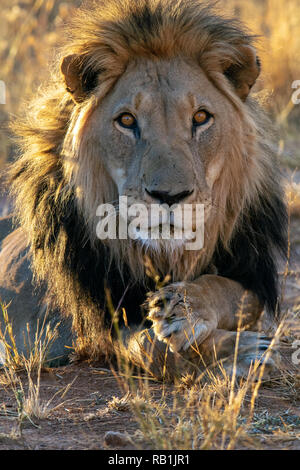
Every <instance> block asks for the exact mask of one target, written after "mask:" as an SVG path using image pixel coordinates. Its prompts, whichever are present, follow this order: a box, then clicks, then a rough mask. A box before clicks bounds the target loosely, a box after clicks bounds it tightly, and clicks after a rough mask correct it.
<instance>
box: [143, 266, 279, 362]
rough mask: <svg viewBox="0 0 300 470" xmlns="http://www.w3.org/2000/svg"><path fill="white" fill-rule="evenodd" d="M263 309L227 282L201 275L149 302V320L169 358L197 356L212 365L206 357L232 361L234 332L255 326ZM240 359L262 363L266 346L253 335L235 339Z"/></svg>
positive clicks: (177, 285) (175, 286) (171, 286)
mask: <svg viewBox="0 0 300 470" xmlns="http://www.w3.org/2000/svg"><path fill="white" fill-rule="evenodd" d="M261 313H262V305H261V304H260V302H259V301H258V299H257V297H256V296H255V295H254V294H253V293H251V292H246V291H245V290H244V289H243V287H242V286H241V285H240V284H239V283H237V282H235V281H232V280H230V279H227V278H223V277H220V276H214V275H206V276H202V277H200V278H199V279H197V280H196V281H194V282H184V283H183V282H181V283H176V284H171V285H169V286H167V287H165V288H163V289H161V290H160V291H158V292H155V293H154V294H153V295H152V296H151V297H150V299H149V318H150V319H151V320H152V321H153V329H154V332H155V335H156V336H157V337H158V339H159V340H161V341H165V342H168V343H169V345H170V348H171V350H172V351H173V352H175V351H176V352H177V353H180V354H182V355H183V356H185V357H190V356H193V355H194V354H198V352H199V350H200V353H201V349H202V353H201V354H203V356H205V358H206V360H212V354H210V352H212V353H213V352H214V351H215V352H216V353H217V355H218V356H219V358H220V357H230V356H233V354H234V351H235V344H236V338H237V333H236V331H237V329H239V328H243V329H248V330H249V329H251V328H254V327H255V325H256V324H257V321H258V319H259V318H260V316H261ZM239 339H240V347H239V354H240V357H242V356H241V355H242V353H243V350H245V356H244V359H243V361H242V362H243V364H242V363H241V367H240V369H243V368H244V365H245V363H248V362H249V359H250V357H251V359H252V360H254V359H255V358H258V359H259V358H261V356H262V354H261V352H262V350H265V349H266V348H267V347H268V345H269V344H270V340H269V339H266V338H265V337H263V336H261V335H259V334H258V333H254V332H250V331H245V332H241V333H240V334H239Z"/></svg>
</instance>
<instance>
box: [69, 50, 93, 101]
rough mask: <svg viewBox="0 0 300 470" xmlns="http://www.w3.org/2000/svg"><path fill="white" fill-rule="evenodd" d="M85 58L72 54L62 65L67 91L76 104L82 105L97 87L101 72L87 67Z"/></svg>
mask: <svg viewBox="0 0 300 470" xmlns="http://www.w3.org/2000/svg"><path fill="white" fill-rule="evenodd" d="M86 62H87V61H86V60H85V58H84V57H83V56H81V55H77V54H72V55H68V56H66V57H64V58H63V59H62V61H61V64H60V70H61V73H62V74H63V77H64V81H65V84H66V89H67V91H68V92H69V93H70V94H71V95H72V98H73V100H74V101H75V102H77V103H81V102H82V101H84V100H85V98H86V97H87V96H88V94H89V93H90V92H91V91H92V90H93V89H94V88H95V87H96V86H97V81H98V75H99V72H97V71H94V70H92V69H91V68H90V67H88V66H87V65H86Z"/></svg>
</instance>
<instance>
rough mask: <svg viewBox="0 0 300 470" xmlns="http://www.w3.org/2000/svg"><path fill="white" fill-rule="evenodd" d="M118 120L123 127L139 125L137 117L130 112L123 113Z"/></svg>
mask: <svg viewBox="0 0 300 470" xmlns="http://www.w3.org/2000/svg"><path fill="white" fill-rule="evenodd" d="M117 122H118V123H119V124H120V126H122V127H126V128H127V129H134V128H135V127H136V126H137V122H136V119H135V117H134V116H133V115H132V114H130V113H123V114H121V115H120V116H119V117H118V118H117Z"/></svg>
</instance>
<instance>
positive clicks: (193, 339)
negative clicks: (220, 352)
mask: <svg viewBox="0 0 300 470" xmlns="http://www.w3.org/2000/svg"><path fill="white" fill-rule="evenodd" d="M192 290H193V287H192V286H191V284H188V283H184V282H180V283H176V284H171V285H170V286H167V287H164V288H162V289H160V290H159V291H157V292H154V293H153V294H151V295H150V296H149V298H148V302H147V308H148V312H149V313H148V318H149V319H150V320H151V321H152V322H153V330H154V333H155V335H156V336H157V338H158V339H159V340H160V341H164V342H167V343H168V344H169V347H170V349H171V351H173V352H180V351H187V350H188V349H189V348H190V347H192V346H193V345H195V343H197V344H200V343H201V342H202V341H204V339H205V338H206V337H207V336H208V335H209V333H210V332H211V329H212V328H211V325H210V324H209V322H207V321H205V319H203V318H201V316H200V315H199V313H197V310H195V306H196V305H195V304H196V300H195V298H193V296H192V295H191V291H192Z"/></svg>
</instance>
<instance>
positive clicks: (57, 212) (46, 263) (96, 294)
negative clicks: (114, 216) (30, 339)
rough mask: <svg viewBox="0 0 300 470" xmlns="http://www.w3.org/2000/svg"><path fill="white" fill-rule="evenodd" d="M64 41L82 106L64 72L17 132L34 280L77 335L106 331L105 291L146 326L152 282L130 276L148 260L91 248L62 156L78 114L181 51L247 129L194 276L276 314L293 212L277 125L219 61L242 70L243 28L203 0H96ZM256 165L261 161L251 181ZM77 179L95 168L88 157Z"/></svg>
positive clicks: (16, 174) (22, 211)
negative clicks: (144, 63) (137, 65)
mask: <svg viewBox="0 0 300 470" xmlns="http://www.w3.org/2000/svg"><path fill="white" fill-rule="evenodd" d="M66 37H67V38H68V39H67V40H66V41H65V45H64V46H63V47H62V49H61V54H60V57H63V56H65V55H69V54H77V55H80V57H82V63H81V64H80V67H81V79H82V99H81V100H77V102H75V101H74V100H73V99H72V95H71V93H70V92H72V90H66V89H65V84H64V81H63V77H62V75H61V74H60V73H59V71H58V67H56V68H55V70H54V72H53V76H52V80H51V83H50V85H49V86H47V87H44V89H43V90H42V94H41V96H38V97H36V98H35V99H34V100H33V102H32V104H31V107H30V109H29V111H28V112H27V113H26V118H25V119H24V120H23V121H22V120H19V121H18V122H17V124H16V125H15V126H14V127H15V131H16V133H17V135H18V136H19V143H20V147H21V156H20V158H18V159H17V160H16V162H15V163H14V164H13V165H12V168H11V170H10V178H11V185H12V194H13V195H14V197H15V200H16V208H17V214H18V221H19V223H20V224H21V226H22V227H23V228H24V231H25V233H26V234H27V236H28V241H29V246H30V252H31V255H32V266H33V271H34V273H35V277H36V279H37V280H39V281H41V282H45V283H46V285H47V287H48V296H49V298H52V300H53V301H54V302H55V303H56V304H57V305H58V306H59V307H60V309H61V310H63V311H64V312H65V313H67V314H71V315H72V316H73V319H74V327H75V328H76V331H77V333H78V334H79V336H81V335H82V336H84V335H86V334H87V332H89V331H91V330H93V331H94V332H95V334H97V331H98V332H99V331H100V329H101V322H102V321H103V318H102V317H103V315H101V312H104V311H105V305H106V304H107V298H108V297H107V295H106V293H107V292H108V291H109V292H111V294H112V302H113V303H114V306H115V307H116V306H117V305H119V306H121V304H122V305H125V306H127V307H126V308H127V316H128V317H129V320H130V321H131V322H139V321H140V320H141V316H140V309H139V305H140V304H141V303H142V301H143V299H144V295H145V289H146V288H145V284H146V282H145V279H146V278H147V276H146V269H144V268H143V271H142V272H143V273H144V279H141V275H140V274H139V276H136V275H135V272H134V271H135V269H137V265H140V266H141V265H142V255H143V253H141V252H139V253H133V250H134V246H133V244H131V245H129V247H130V248H129V250H131V252H130V253H128V252H127V254H126V256H125V255H124V257H123V254H124V253H123V252H124V247H123V248H122V249H121V248H120V251H119V256H120V258H121V263H120V259H113V260H112V259H111V256H110V255H111V253H110V250H109V246H104V245H103V244H102V243H101V242H100V241H99V240H96V241H95V240H93V235H92V234H91V233H90V229H89V227H88V224H87V221H86V215H85V214H84V213H82V210H81V209H80V207H79V206H78V201H77V196H76V194H75V191H74V187H73V186H72V185H71V184H70V181H69V180H68V178H67V177H66V172H65V168H64V164H63V158H62V153H63V149H64V148H65V145H66V136H67V135H68V134H70V132H71V131H70V130H72V129H74V126H75V123H76V125H77V126H78V120H79V117H80V119H82V116H83V117H84V116H86V115H88V114H89V112H90V111H91V109H93V106H96V105H98V103H101V98H102V97H103V96H104V95H105V94H106V93H107V92H109V90H110V89H111V88H112V86H113V84H114V83H115V81H116V80H117V79H118V77H120V75H121V74H122V73H123V71H124V70H125V69H126V66H127V64H128V63H129V62H130V61H131V60H132V59H134V58H136V57H140V56H144V57H148V58H153V59H157V58H164V59H166V58H172V57H174V56H177V55H181V56H187V57H190V58H193V59H195V60H197V61H198V62H199V64H200V65H201V67H202V68H203V70H205V72H206V74H207V76H208V77H209V78H210V79H211V80H212V81H213V83H214V84H215V86H216V87H217V88H218V89H219V90H221V91H222V93H223V94H224V95H225V96H226V97H227V98H228V99H230V100H231V102H232V103H233V104H234V106H235V107H236V109H237V110H238V111H239V115H240V119H241V120H243V122H247V125H248V129H250V131H251V132H250V131H249V135H248V136H247V143H246V144H243V145H244V147H243V148H241V147H239V145H241V144H240V143H239V142H235V141H234V139H232V150H231V156H230V158H229V159H228V165H227V166H228V168H227V169H226V170H224V172H223V173H222V175H221V177H220V180H219V182H218V186H219V188H218V191H219V203H220V204H221V205H222V210H220V211H219V214H218V217H219V219H218V222H217V223H216V225H215V226H216V229H215V232H214V233H212V234H211V237H210V246H209V247H208V249H207V250H206V255H205V256H203V257H202V258H201V256H200V257H199V260H198V259H197V260H196V262H193V266H194V269H193V272H192V273H191V276H193V275H199V274H201V273H204V272H205V271H206V270H207V269H208V266H209V265H210V264H213V265H214V266H216V268H217V270H218V273H219V274H220V275H223V276H227V277H229V278H231V279H235V280H237V281H239V282H240V283H242V285H243V286H244V287H245V288H247V289H251V290H253V291H254V292H256V293H257V295H258V296H259V298H260V299H261V301H262V302H263V303H264V304H266V306H267V307H268V308H269V310H271V311H273V312H274V311H275V310H276V306H277V298H278V293H277V274H276V266H275V261H274V258H275V255H276V251H278V250H283V251H284V250H285V243H286V210H285V205H284V203H283V197H282V192H281V189H280V185H279V183H278V181H277V176H276V172H275V171H274V170H273V163H272V158H273V156H272V151H271V146H270V145H269V136H268V135H267V134H268V133H269V124H268V120H267V119H266V118H265V117H264V115H263V113H262V112H261V110H260V108H259V107H258V106H257V104H256V103H255V101H254V100H253V99H252V98H250V97H249V98H248V99H247V100H246V102H245V103H243V102H242V101H241V100H240V99H239V98H238V97H237V96H236V94H235V92H234V88H233V86H232V84H231V83H230V74H229V73H228V74H227V76H225V75H224V74H223V73H221V72H220V63H225V62H226V61H227V62H229V63H233V64H239V61H240V59H241V58H240V56H239V51H238V46H239V45H240V44H252V43H253V41H254V38H253V37H252V36H251V35H250V34H249V33H248V32H247V31H245V28H243V27H242V26H241V25H240V24H239V23H238V22H237V21H235V20H232V19H226V18H224V17H222V15H219V14H216V13H215V11H214V10H213V9H212V8H210V7H209V6H207V4H206V3H203V2H201V1H199V0H164V1H162V0H149V1H147V0H136V1H132V0H103V1H97V2H95V4H93V3H92V4H91V3H89V4H88V6H86V7H85V8H81V9H80V10H79V11H78V13H77V14H76V15H75V17H74V18H73V20H72V22H71V24H70V27H69V29H68V30H67V34H66ZM235 66H238V65H235ZM83 121H84V118H83ZM79 133H80V132H79ZM245 153H247V154H246V155H245ZM256 157H259V158H256ZM248 160H249V161H250V160H251V161H255V168H254V170H253V165H252V170H251V174H250V170H249V165H248V164H247V161H248ZM100 170H101V168H99V171H100ZM81 171H84V172H89V165H88V161H87V162H86V165H85V167H83V168H81ZM102 174H103V178H102V187H103V195H105V193H106V192H107V191H109V188H108V183H107V179H106V176H105V172H103V173H102ZM92 178H93V175H90V177H89V178H88V179H89V180H92ZM92 186H93V184H91V185H90V187H91V190H92ZM87 197H91V196H90V195H88V196H87ZM103 199H105V196H103ZM161 256H163V254H161ZM184 256H186V257H187V256H192V254H191V253H188V254H185V255H184V254H182V257H181V259H176V267H177V268H176V269H177V272H176V275H174V276H173V278H175V279H178V278H180V276H182V278H184V276H185V274H186V273H185V272H184V268H185V266H186V265H187V264H188V265H189V266H190V265H191V259H187V258H186V259H185V258H184ZM194 256H195V254H194ZM132 260H135V261H132ZM136 260H138V261H136ZM122 261H124V263H122ZM131 261H132V263H131ZM194 261H195V260H194ZM198 261H199V262H198ZM134 262H135V263H136V264H134ZM151 262H152V265H153V266H154V269H156V270H157V271H158V272H160V273H161V274H162V275H166V274H168V272H162V271H163V270H164V268H163V263H162V260H161V259H157V258H155V256H153V259H151ZM120 264H121V265H122V269H120ZM178 266H179V271H178ZM148 268H149V267H148ZM180 269H181V270H182V271H180ZM120 271H122V272H120ZM166 271H169V274H170V275H171V278H172V275H173V273H172V268H170V266H167V267H166ZM128 280H129V281H128ZM121 301H123V303H122V302H121Z"/></svg>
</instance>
